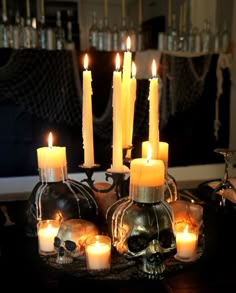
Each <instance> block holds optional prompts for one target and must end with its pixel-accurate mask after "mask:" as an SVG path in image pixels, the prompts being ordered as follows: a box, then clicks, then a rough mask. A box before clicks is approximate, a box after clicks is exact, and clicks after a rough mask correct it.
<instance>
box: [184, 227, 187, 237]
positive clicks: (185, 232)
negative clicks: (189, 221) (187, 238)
mask: <svg viewBox="0 0 236 293" xmlns="http://www.w3.org/2000/svg"><path fill="white" fill-rule="evenodd" d="M184 234H185V235H186V234H188V225H186V227H185V228H184Z"/></svg>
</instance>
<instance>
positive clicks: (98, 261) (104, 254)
mask: <svg viewBox="0 0 236 293" xmlns="http://www.w3.org/2000/svg"><path fill="white" fill-rule="evenodd" d="M85 254H86V264H87V269H88V271H93V270H110V267H111V238H110V237H109V236H105V235H95V236H91V237H88V238H87V239H86V241H85Z"/></svg>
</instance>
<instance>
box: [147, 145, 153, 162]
mask: <svg viewBox="0 0 236 293" xmlns="http://www.w3.org/2000/svg"><path fill="white" fill-rule="evenodd" d="M151 158H152V146H151V144H150V142H148V149H147V163H149V161H150V160H151Z"/></svg>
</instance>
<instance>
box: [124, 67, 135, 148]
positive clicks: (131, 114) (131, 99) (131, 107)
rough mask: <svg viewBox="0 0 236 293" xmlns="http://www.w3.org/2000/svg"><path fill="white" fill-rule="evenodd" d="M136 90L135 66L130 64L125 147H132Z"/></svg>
mask: <svg viewBox="0 0 236 293" xmlns="http://www.w3.org/2000/svg"><path fill="white" fill-rule="evenodd" d="M136 90H137V80H136V65H135V63H134V62H132V78H131V79H130V92H129V99H128V103H127V110H126V111H127V122H128V123H127V126H128V127H127V132H126V135H127V145H128V146H132V144H133V143H132V141H133V124H134V108H135V101H136Z"/></svg>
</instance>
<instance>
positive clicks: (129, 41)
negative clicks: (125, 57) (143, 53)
mask: <svg viewBox="0 0 236 293" xmlns="http://www.w3.org/2000/svg"><path fill="white" fill-rule="evenodd" d="M126 48H127V50H128V51H130V49H131V39H130V36H128V37H127V42H126Z"/></svg>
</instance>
